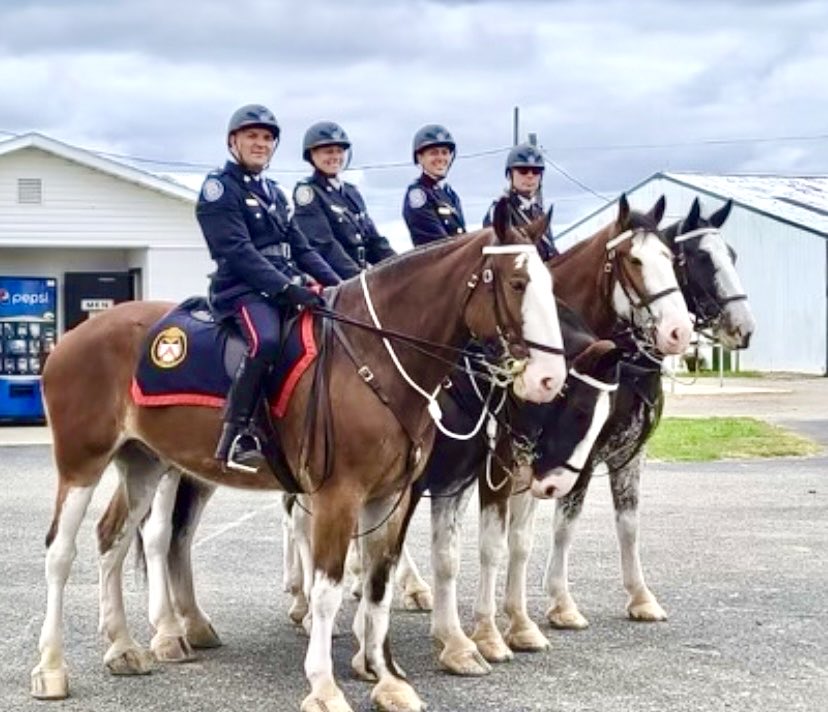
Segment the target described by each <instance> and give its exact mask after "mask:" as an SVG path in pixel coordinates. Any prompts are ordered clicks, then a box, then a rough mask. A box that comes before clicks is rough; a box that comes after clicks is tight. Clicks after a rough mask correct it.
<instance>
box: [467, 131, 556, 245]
mask: <svg viewBox="0 0 828 712" xmlns="http://www.w3.org/2000/svg"><path fill="white" fill-rule="evenodd" d="M544 168H545V166H544V159H543V153H541V151H540V149H539V148H538V147H537V146H534V145H533V144H531V143H521V144H519V145H517V146H515V147H514V148H512V150H511V151H509V155H508V156H506V178H507V179H508V181H509V186H508V187H507V189H506V194H507V195H508V197H509V208H510V210H509V213H510V215H511V219H512V224H514V225H518V226H520V225H526V224H527V223H530V222H532V221H533V220H537V219H538V218H539V217H541V216H542V215H543V201H542V198H541V183H542V182H543V172H544ZM495 205H497V200H495V201H494V202H493V203H492V207H491V208H489V212H488V213H486V216H485V217H484V218H483V226H484V227H488V226H489V225H491V224H492V216H493V215H494V208H495ZM538 252H540V256H541V259H542V260H544V261H546V260H549V259H552V258H553V257H555V256H556V255H557V254H558V248H557V247H555V242H554V239H553V237H552V225H551V223H550V225H549V226H548V227H547V229H546V234H545V235H544V236H543V237H542V238H541V239H540V241H539V242H538Z"/></svg>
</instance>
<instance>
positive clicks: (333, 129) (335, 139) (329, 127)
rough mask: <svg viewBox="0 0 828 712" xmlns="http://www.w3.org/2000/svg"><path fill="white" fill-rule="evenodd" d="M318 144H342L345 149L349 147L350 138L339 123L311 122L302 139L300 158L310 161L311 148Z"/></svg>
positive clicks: (317, 146) (318, 145)
mask: <svg viewBox="0 0 828 712" xmlns="http://www.w3.org/2000/svg"><path fill="white" fill-rule="evenodd" d="M320 146H342V148H344V149H345V150H346V151H347V150H348V149H350V148H351V140H350V139H349V138H348V134H346V133H345V129H343V128H342V127H341V126H340V125H339V124H337V123H335V122H333V121H318V122H317V123H315V124H313V125H312V126H311V127H310V128H309V129H308V130H307V131H305V137H304V138H303V139H302V158H304V159H305V160H306V161H307V162H308V163H311V164H312V161H311V157H310V154H311V150H312V149H314V148H319V147H320Z"/></svg>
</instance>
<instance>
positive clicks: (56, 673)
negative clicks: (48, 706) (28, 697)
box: [32, 665, 69, 700]
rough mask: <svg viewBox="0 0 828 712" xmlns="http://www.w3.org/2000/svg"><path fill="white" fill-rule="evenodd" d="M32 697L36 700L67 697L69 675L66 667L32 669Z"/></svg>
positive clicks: (38, 667)
mask: <svg viewBox="0 0 828 712" xmlns="http://www.w3.org/2000/svg"><path fill="white" fill-rule="evenodd" d="M32 697H34V698H36V699H38V700H63V699H66V698H67V697H69V676H68V675H67V674H66V668H65V667H60V668H58V669H57V670H43V669H42V668H41V667H40V665H38V666H37V667H36V668H35V669H34V670H32Z"/></svg>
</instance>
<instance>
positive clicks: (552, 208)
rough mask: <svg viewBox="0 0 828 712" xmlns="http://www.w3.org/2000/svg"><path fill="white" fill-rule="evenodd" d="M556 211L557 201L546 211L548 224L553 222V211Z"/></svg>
mask: <svg viewBox="0 0 828 712" xmlns="http://www.w3.org/2000/svg"><path fill="white" fill-rule="evenodd" d="M554 212H555V203H552V204H551V205H550V206H549V210H547V211H546V224H547V225H548V224H549V223H551V222H552V213H554Z"/></svg>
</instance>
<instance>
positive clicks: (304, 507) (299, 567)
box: [288, 497, 314, 635]
mask: <svg viewBox="0 0 828 712" xmlns="http://www.w3.org/2000/svg"><path fill="white" fill-rule="evenodd" d="M309 506H310V501H309V498H308V497H299V498H297V500H296V503H295V504H294V505H293V509H292V510H291V522H292V526H291V533H292V537H291V540H292V545H293V548H294V552H293V563H292V575H291V578H292V581H293V584H292V586H291V594H292V596H293V603H291V606H290V610H289V611H288V616H289V617H290V619H291V620H292V621H293V622H294V623H296V625H302V626H304V628H305V632H306V633H307V634H308V635H310V626H311V613H310V605H309V601H310V595H311V588H312V587H313V579H314V577H313V571H314V568H313V553H312V550H311V526H312V524H313V518H312V517H311V515H310V510H309V509H308V507H309ZM297 584H298V585H297Z"/></svg>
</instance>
